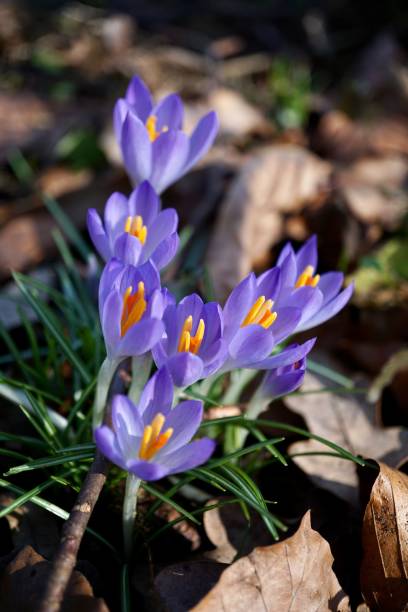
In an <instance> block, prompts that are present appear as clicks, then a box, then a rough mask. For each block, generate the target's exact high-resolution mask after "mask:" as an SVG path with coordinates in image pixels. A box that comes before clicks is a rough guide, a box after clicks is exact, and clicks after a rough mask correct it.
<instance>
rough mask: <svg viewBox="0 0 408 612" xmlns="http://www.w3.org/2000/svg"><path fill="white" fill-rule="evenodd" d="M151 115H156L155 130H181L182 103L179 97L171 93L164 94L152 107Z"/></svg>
mask: <svg viewBox="0 0 408 612" xmlns="http://www.w3.org/2000/svg"><path fill="white" fill-rule="evenodd" d="M151 114H152V115H154V116H155V117H157V124H156V130H157V131H158V132H161V131H162V130H163V128H164V129H165V128H167V129H168V130H181V128H182V126H183V103H182V101H181V100H180V97H179V96H178V95H177V94H175V93H173V94H170V95H169V96H166V97H165V98H163V99H162V100H160V102H158V104H157V105H156V106H155V107H154V108H153V110H152V113H151Z"/></svg>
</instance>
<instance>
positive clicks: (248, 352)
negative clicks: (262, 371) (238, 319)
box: [229, 325, 275, 367]
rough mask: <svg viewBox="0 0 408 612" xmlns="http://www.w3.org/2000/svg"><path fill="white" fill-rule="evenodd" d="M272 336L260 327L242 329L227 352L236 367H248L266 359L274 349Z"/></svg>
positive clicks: (250, 326)
mask: <svg viewBox="0 0 408 612" xmlns="http://www.w3.org/2000/svg"><path fill="white" fill-rule="evenodd" d="M274 344H275V342H274V337H273V334H272V333H271V332H270V331H269V330H267V329H264V328H263V327H261V325H247V326H246V327H242V328H241V329H240V330H239V331H238V332H237V333H236V335H235V336H234V338H233V340H232V341H231V342H230V345H229V352H230V355H231V357H232V359H233V360H234V361H235V362H236V365H237V367H249V364H251V363H254V362H256V361H261V359H264V358H265V357H268V356H269V355H270V354H271V352H272V349H273V347H274Z"/></svg>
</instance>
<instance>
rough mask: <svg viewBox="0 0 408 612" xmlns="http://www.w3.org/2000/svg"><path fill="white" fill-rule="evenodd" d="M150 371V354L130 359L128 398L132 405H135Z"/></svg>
mask: <svg viewBox="0 0 408 612" xmlns="http://www.w3.org/2000/svg"><path fill="white" fill-rule="evenodd" d="M151 369H152V358H151V356H150V353H145V354H144V355H139V356H138V357H132V382H131V383H130V387H129V391H128V396H129V399H131V400H132V402H133V403H134V404H137V403H138V401H139V398H140V394H141V392H142V389H143V387H144V386H145V384H146V382H147V379H148V378H149V374H150V370H151Z"/></svg>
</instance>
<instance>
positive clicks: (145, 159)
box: [121, 112, 152, 184]
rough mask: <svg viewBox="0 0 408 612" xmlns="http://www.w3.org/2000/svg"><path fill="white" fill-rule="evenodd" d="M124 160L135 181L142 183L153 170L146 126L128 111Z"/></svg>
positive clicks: (124, 135)
mask: <svg viewBox="0 0 408 612" xmlns="http://www.w3.org/2000/svg"><path fill="white" fill-rule="evenodd" d="M121 148H122V154H123V161H124V163H125V166H126V169H127V171H128V172H129V174H130V176H131V177H132V179H133V181H134V182H135V183H136V184H137V183H141V182H142V181H144V180H145V179H148V178H149V177H150V173H151V171H152V145H151V142H150V138H149V135H148V133H147V130H146V127H145V126H144V124H143V123H142V122H141V121H140V119H139V118H138V117H137V116H136V115H135V114H134V113H132V112H128V114H127V115H126V119H125V121H124V123H123V128H122V139H121Z"/></svg>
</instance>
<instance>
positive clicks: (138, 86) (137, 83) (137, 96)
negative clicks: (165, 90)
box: [126, 76, 152, 123]
mask: <svg viewBox="0 0 408 612" xmlns="http://www.w3.org/2000/svg"><path fill="white" fill-rule="evenodd" d="M126 101H127V102H128V104H129V105H130V106H131V107H132V110H133V111H134V112H135V113H136V115H137V116H138V117H139V119H140V120H141V121H142V122H143V123H146V119H147V118H148V117H149V115H150V113H151V110H152V99H151V96H150V91H149V89H148V87H147V86H146V84H145V83H144V82H143V81H142V79H140V78H139V77H138V76H134V77H133V78H132V79H131V81H130V83H129V86H128V88H127V91H126Z"/></svg>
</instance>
